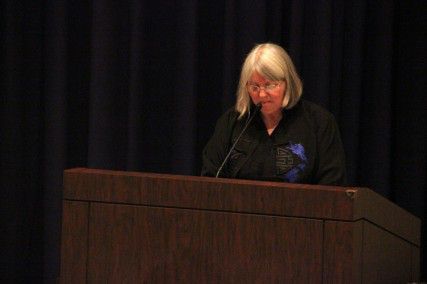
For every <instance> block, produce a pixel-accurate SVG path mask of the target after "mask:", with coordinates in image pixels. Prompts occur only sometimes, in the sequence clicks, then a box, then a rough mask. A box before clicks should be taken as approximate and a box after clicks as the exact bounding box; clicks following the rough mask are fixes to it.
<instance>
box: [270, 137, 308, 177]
mask: <svg viewBox="0 0 427 284" xmlns="http://www.w3.org/2000/svg"><path fill="white" fill-rule="evenodd" d="M307 163H308V160H307V157H306V155H305V149H304V146H303V145H302V144H299V143H292V142H289V143H288V144H286V145H284V146H279V147H277V152H276V168H277V173H278V175H280V176H282V178H283V180H284V181H287V182H297V181H298V178H299V176H300V174H301V173H302V172H304V169H305V167H306V166H307Z"/></svg>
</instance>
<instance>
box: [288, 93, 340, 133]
mask: <svg viewBox="0 0 427 284" xmlns="http://www.w3.org/2000/svg"><path fill="white" fill-rule="evenodd" d="M295 112H296V113H297V115H296V116H297V117H300V119H301V118H302V119H304V120H305V121H306V122H307V123H308V124H309V125H311V127H312V129H313V130H315V131H319V130H322V129H327V128H330V127H332V126H334V125H335V124H336V120H335V117H334V115H333V114H332V113H331V112H330V111H328V110H327V109H326V108H324V107H323V106H320V105H318V104H316V103H314V102H311V101H308V100H305V99H304V100H303V99H301V100H300V102H299V103H298V105H296V106H295Z"/></svg>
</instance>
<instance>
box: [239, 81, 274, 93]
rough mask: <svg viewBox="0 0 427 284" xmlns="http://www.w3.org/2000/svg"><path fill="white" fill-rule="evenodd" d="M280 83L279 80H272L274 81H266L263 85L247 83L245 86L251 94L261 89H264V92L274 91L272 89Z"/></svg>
mask: <svg viewBox="0 0 427 284" xmlns="http://www.w3.org/2000/svg"><path fill="white" fill-rule="evenodd" d="M279 85H280V82H274V83H267V84H265V85H264V86H259V85H256V84H251V83H247V84H246V87H247V89H248V92H250V93H252V94H258V93H259V92H261V90H264V92H266V93H268V92H271V91H274V89H276V88H277V86H279Z"/></svg>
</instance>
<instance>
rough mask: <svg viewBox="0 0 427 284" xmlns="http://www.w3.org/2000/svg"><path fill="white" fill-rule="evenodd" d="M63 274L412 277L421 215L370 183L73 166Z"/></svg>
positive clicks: (296, 279) (142, 279) (71, 279)
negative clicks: (271, 179) (291, 181)
mask: <svg viewBox="0 0 427 284" xmlns="http://www.w3.org/2000/svg"><path fill="white" fill-rule="evenodd" d="M62 221H63V223H62V244H61V245H62V249H61V276H60V277H61V283H245V284H247V283H407V282H411V281H418V280H419V270H420V267H419V254H420V220H419V219H418V218H416V217H414V216H412V215H411V214H409V213H408V212H406V211H404V210H403V209H401V208H399V207H398V206H396V205H394V204H393V203H391V202H390V201H388V200H387V199H385V198H383V197H381V196H380V195H378V194H376V193H374V192H373V191H371V190H369V189H366V188H350V187H332V186H317V185H316V186H315V185H301V184H287V183H277V182H261V181H249V180H233V179H220V178H218V179H215V178H208V177H196V176H179V175H166V174H151V173H135V172H117V171H106V170H93V169H71V170H66V171H65V172H64V194H63V218H62Z"/></svg>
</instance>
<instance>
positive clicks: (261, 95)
mask: <svg viewBox="0 0 427 284" xmlns="http://www.w3.org/2000/svg"><path fill="white" fill-rule="evenodd" d="M258 96H260V98H263V97H265V96H267V92H266V91H265V90H264V89H263V88H262V89H260V90H259V94H258Z"/></svg>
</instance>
